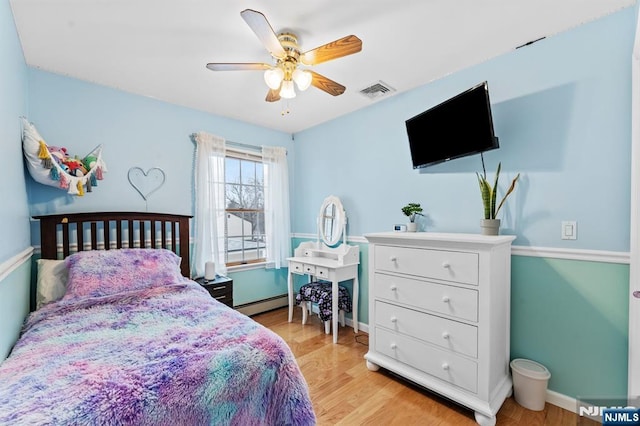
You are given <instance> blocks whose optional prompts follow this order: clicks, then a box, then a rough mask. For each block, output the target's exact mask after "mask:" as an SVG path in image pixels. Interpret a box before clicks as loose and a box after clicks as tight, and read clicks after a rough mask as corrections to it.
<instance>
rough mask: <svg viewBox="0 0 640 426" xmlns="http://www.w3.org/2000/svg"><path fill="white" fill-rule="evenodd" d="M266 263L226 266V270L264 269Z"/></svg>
mask: <svg viewBox="0 0 640 426" xmlns="http://www.w3.org/2000/svg"><path fill="white" fill-rule="evenodd" d="M266 268H267V263H266V262H261V263H247V264H246V265H234V266H227V272H242V271H251V270H253V269H266Z"/></svg>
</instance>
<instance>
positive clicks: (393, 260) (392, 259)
mask: <svg viewBox="0 0 640 426" xmlns="http://www.w3.org/2000/svg"><path fill="white" fill-rule="evenodd" d="M389 260H390V261H391V262H397V261H398V258H397V257H396V256H391V257H390V258H389Z"/></svg>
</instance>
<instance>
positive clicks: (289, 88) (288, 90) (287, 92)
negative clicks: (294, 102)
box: [280, 80, 296, 99]
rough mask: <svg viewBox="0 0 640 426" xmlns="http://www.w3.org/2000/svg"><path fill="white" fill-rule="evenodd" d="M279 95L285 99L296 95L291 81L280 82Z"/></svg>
mask: <svg viewBox="0 0 640 426" xmlns="http://www.w3.org/2000/svg"><path fill="white" fill-rule="evenodd" d="M280 97H281V98H285V99H293V98H295V97H296V91H295V90H294V88H293V81H291V80H285V81H283V82H282V88H281V89H280Z"/></svg>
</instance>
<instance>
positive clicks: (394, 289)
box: [389, 284, 398, 291]
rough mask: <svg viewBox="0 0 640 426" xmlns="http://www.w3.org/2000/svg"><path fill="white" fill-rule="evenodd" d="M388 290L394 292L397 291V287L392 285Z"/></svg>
mask: <svg viewBox="0 0 640 426" xmlns="http://www.w3.org/2000/svg"><path fill="white" fill-rule="evenodd" d="M389 289H390V290H391V291H396V290H398V286H397V285H395V284H392V285H391V287H389Z"/></svg>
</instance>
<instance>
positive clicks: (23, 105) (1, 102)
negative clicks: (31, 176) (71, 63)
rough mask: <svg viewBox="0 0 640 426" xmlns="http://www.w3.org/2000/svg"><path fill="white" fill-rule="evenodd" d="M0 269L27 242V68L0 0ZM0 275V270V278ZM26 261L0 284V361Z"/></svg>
mask: <svg viewBox="0 0 640 426" xmlns="http://www.w3.org/2000/svg"><path fill="white" fill-rule="evenodd" d="M0 64H2V66H1V67H0V147H2V152H3V156H2V157H3V161H2V179H0V200H2V201H0V265H2V264H3V263H5V262H7V261H8V260H9V259H11V258H13V257H14V256H15V255H17V254H18V253H21V252H22V251H23V250H25V249H26V248H27V247H28V246H29V243H30V236H29V210H28V206H27V194H26V190H25V181H24V179H23V175H24V171H23V161H22V145H21V142H20V132H21V128H20V121H19V119H18V117H20V116H21V115H24V114H26V112H27V78H26V69H27V67H26V64H25V61H24V57H23V55H22V50H21V48H20V42H19V40H18V36H17V33H16V29H15V25H14V23H13V15H12V14H11V8H10V7H9V0H0ZM4 272H5V271H2V270H0V276H2V275H3V273H4ZM29 280H30V268H29V262H27V263H24V264H22V265H20V266H19V267H18V269H15V270H13V271H12V272H11V273H9V275H8V276H6V277H5V278H4V279H2V280H0V316H2V318H0V360H2V359H4V358H5V356H6V355H7V353H8V352H9V350H10V348H11V347H12V346H13V343H14V341H15V338H16V337H17V336H18V333H19V331H20V326H21V325H22V320H23V318H24V316H25V315H26V313H27V312H28V309H29V300H28V297H25V295H28V294H29Z"/></svg>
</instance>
